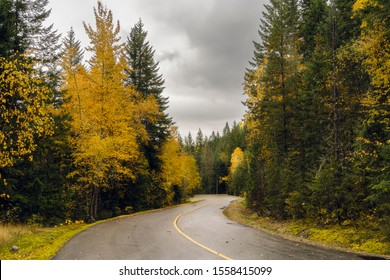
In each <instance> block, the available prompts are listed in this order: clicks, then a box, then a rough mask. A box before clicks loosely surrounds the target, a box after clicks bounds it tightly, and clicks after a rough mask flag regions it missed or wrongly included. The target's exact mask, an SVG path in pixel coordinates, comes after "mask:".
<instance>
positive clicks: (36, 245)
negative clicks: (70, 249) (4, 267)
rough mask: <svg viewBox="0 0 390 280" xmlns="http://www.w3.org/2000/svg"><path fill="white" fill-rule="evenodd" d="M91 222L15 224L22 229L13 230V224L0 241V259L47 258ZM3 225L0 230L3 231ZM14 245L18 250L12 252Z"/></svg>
mask: <svg viewBox="0 0 390 280" xmlns="http://www.w3.org/2000/svg"><path fill="white" fill-rule="evenodd" d="M92 225H93V224H73V225H67V226H60V227H53V228H42V227H27V226H20V225H19V226H15V228H22V229H23V230H22V231H16V232H15V231H14V230H13V229H12V228H13V226H6V227H7V228H8V229H7V231H8V232H12V233H7V236H8V237H7V240H6V241H3V242H0V259H2V260H48V259H51V258H52V257H53V256H54V255H55V254H56V253H57V251H58V250H59V249H60V248H61V247H62V246H63V245H64V243H65V242H67V241H68V240H69V239H70V238H72V237H73V236H74V235H75V234H77V233H79V232H81V231H83V230H85V229H87V228H88V227H90V226H92ZM4 228H5V227H4V226H2V227H1V228H0V232H5V231H6V230H4ZM13 245H16V246H18V247H19V250H18V251H16V252H12V251H11V250H10V248H11V246H13Z"/></svg>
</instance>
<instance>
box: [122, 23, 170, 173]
mask: <svg viewBox="0 0 390 280" xmlns="http://www.w3.org/2000/svg"><path fill="white" fill-rule="evenodd" d="M147 34H148V32H147V31H145V30H144V24H143V23H142V21H141V20H139V21H138V22H137V23H136V24H135V25H134V27H133V28H132V29H131V32H130V35H129V36H128V38H127V44H126V60H127V62H128V65H129V70H128V72H127V77H128V79H127V81H126V83H127V84H128V85H131V86H133V87H134V88H135V89H136V90H137V91H138V92H139V93H140V94H142V95H143V96H144V98H147V97H149V96H153V97H154V98H155V99H156V101H157V103H158V105H159V107H160V115H159V116H158V119H157V121H156V123H152V122H146V123H145V126H146V129H147V133H148V135H149V137H150V142H149V144H147V145H145V146H144V152H145V155H146V158H147V159H148V162H149V165H150V168H151V170H158V169H159V166H160V162H159V159H158V154H159V153H160V151H161V147H162V144H163V143H164V142H165V141H166V140H167V138H168V137H169V134H170V127H171V126H172V124H173V122H172V118H171V117H169V115H168V113H167V112H166V110H167V108H168V98H167V97H164V96H163V95H162V93H163V90H164V83H165V81H164V80H163V78H162V75H161V74H159V73H158V72H159V62H155V60H154V54H155V51H154V50H153V48H152V46H151V45H150V43H149V42H148V41H147V39H146V37H147Z"/></svg>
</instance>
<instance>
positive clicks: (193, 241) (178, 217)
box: [173, 206, 233, 260]
mask: <svg viewBox="0 0 390 280" xmlns="http://www.w3.org/2000/svg"><path fill="white" fill-rule="evenodd" d="M203 207H205V206H203ZM200 208H202V207H200ZM200 208H196V209H193V210H191V211H187V212H184V213H182V214H180V215H179V216H177V217H176V219H175V220H174V221H173V226H174V227H175V229H176V230H177V231H178V232H179V233H180V234H181V235H183V236H184V237H185V238H187V239H188V240H189V241H191V242H192V243H194V244H195V245H198V246H199V247H201V248H203V249H205V250H207V251H209V252H210V253H213V254H214V255H217V256H218V257H221V258H223V259H225V260H233V259H232V258H229V257H227V256H225V255H223V254H221V253H219V252H217V251H215V250H213V249H210V248H209V247H207V246H205V245H203V244H201V243H199V242H198V241H195V240H194V239H192V238H191V237H189V236H188V235H187V234H185V233H184V232H183V231H182V230H181V229H180V228H179V226H178V224H177V222H178V221H179V219H180V218H181V216H183V215H185V214H187V213H189V212H192V211H195V210H198V209H200Z"/></svg>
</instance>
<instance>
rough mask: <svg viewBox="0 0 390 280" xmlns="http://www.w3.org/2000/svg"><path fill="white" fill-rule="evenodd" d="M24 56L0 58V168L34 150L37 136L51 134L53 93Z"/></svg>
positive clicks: (10, 164)
mask: <svg viewBox="0 0 390 280" xmlns="http://www.w3.org/2000/svg"><path fill="white" fill-rule="evenodd" d="M33 67H34V65H33V63H32V62H31V60H29V59H28V58H26V57H24V56H23V55H18V54H16V55H14V56H13V57H11V58H9V59H5V58H3V57H0V69H1V70H0V168H2V167H6V166H12V165H13V164H15V162H16V161H17V160H19V159H22V158H24V157H26V156H27V157H28V158H29V159H30V160H31V159H32V156H31V155H32V153H33V151H34V150H35V149H36V146H37V143H36V140H37V138H38V137H42V136H45V135H51V134H52V133H53V119H52V117H51V116H50V113H49V112H50V108H49V107H50V101H51V97H52V92H51V91H50V89H49V88H48V87H47V86H46V85H44V83H43V82H42V80H41V79H39V77H38V76H37V75H36V73H35V70H34V68H33Z"/></svg>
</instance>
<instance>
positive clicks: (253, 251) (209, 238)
mask: <svg viewBox="0 0 390 280" xmlns="http://www.w3.org/2000/svg"><path fill="white" fill-rule="evenodd" d="M197 199H201V201H199V202H197V203H193V204H187V205H183V206H178V207H173V208H169V209H165V210H159V211H155V212H152V213H148V214H142V215H138V216H133V217H125V218H120V219H116V220H112V221H108V222H105V223H102V224H98V225H96V226H93V227H91V228H89V229H88V230H86V231H84V232H81V233H79V234H78V235H76V236H75V237H73V238H72V239H71V240H70V241H69V242H68V243H67V244H66V245H65V246H64V247H63V248H62V249H61V250H60V251H59V252H58V254H57V255H56V256H55V257H54V258H53V259H57V260H60V259H62V260H75V259H84V260H123V259H126V260H131V259H133V260H212V259H217V260H220V259H237V260H239V259H241V260H242V259H245V260H251V259H252V260H289V259H293V260H300V259H304V260H311V259H314V260H322V259H331V260H339V259H345V260H346V259H360V258H359V257H358V256H357V255H355V254H350V253H346V252H339V251H335V250H329V249H325V248H322V247H316V246H312V245H307V244H303V243H299V242H294V241H290V240H286V239H283V238H279V237H276V236H274V235H271V234H268V233H265V232H262V231H259V230H256V229H253V228H250V227H247V226H244V225H241V224H238V223H235V222H233V221H231V220H229V219H227V218H226V217H225V216H224V215H223V214H222V210H223V208H224V207H226V206H227V205H229V203H230V202H231V201H233V200H235V199H236V197H234V196H226V195H219V196H216V195H202V196H198V197H197Z"/></svg>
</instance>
